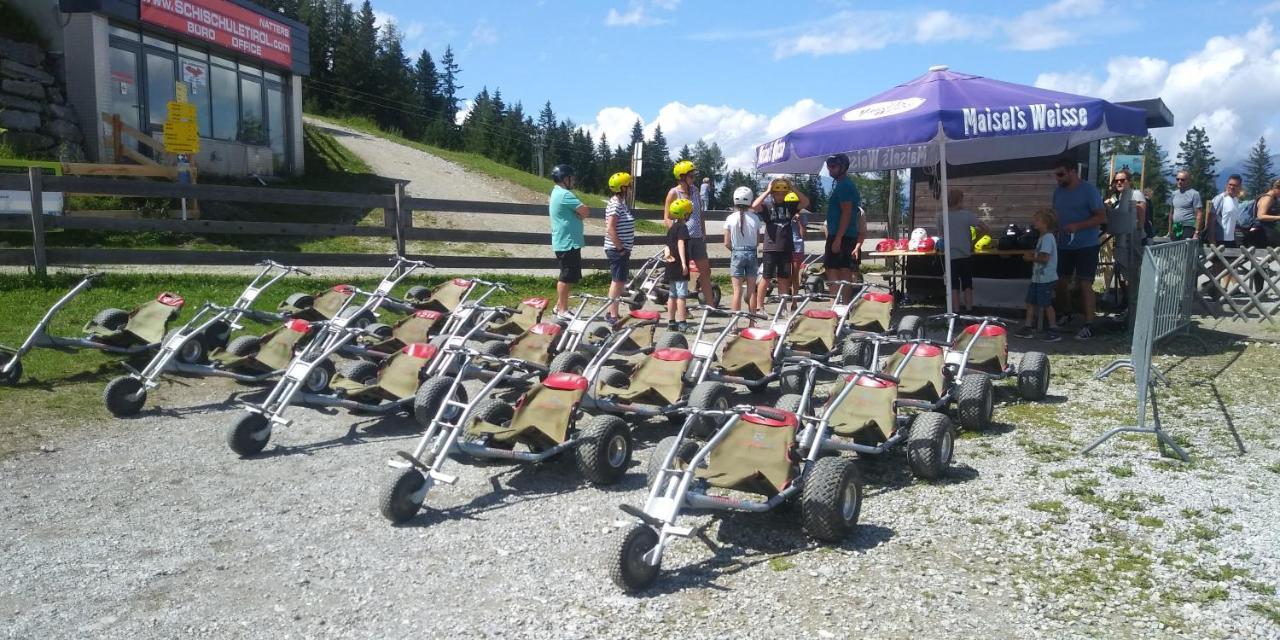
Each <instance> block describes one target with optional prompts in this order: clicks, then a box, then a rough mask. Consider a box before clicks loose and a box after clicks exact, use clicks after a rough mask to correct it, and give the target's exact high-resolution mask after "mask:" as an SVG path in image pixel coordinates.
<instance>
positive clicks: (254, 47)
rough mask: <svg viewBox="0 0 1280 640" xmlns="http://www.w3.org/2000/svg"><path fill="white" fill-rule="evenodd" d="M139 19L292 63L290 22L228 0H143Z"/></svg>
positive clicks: (241, 50) (283, 64)
mask: <svg viewBox="0 0 1280 640" xmlns="http://www.w3.org/2000/svg"><path fill="white" fill-rule="evenodd" d="M141 5H142V15H141V18H142V21H143V22H147V23H150V24H154V25H157V26H161V27H164V28H165V29H168V30H170V31H177V32H178V33H184V34H186V35H188V36H192V37H196V38H200V39H202V40H207V41H209V42H212V43H214V44H217V45H220V46H223V47H226V48H227V49H231V50H232V51H238V52H240V53H245V54H248V55H251V56H254V57H255V58H260V59H262V60H266V61H268V62H274V63H276V64H278V65H281V66H283V67H290V66H292V64H293V56H292V51H291V47H290V42H291V40H290V35H289V26H288V25H285V24H282V23H280V22H277V21H275V20H272V19H271V18H267V17H265V16H262V15H259V14H257V13H255V12H253V11H250V10H248V9H244V8H242V7H239V6H237V5H234V4H232V3H230V2H227V0H142V1H141Z"/></svg>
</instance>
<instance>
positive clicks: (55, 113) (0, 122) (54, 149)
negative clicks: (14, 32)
mask: <svg viewBox="0 0 1280 640" xmlns="http://www.w3.org/2000/svg"><path fill="white" fill-rule="evenodd" d="M56 69H58V64H57V61H56V60H55V59H54V58H53V57H52V56H50V55H48V54H47V53H46V52H45V51H44V50H42V49H41V48H40V46H39V45H36V44H32V43H28V42H14V41H12V40H7V39H5V38H0V140H3V141H4V142H5V143H7V144H8V145H9V146H10V147H12V148H13V149H14V151H16V152H18V153H21V154H23V155H26V156H31V157H36V158H42V159H50V160H61V161H63V162H80V161H83V160H84V148H83V146H82V144H83V142H84V136H83V134H82V133H81V131H80V125H79V124H77V123H78V122H79V119H78V118H77V117H76V114H75V111H74V110H73V109H72V108H71V106H70V105H68V104H67V98H66V92H65V91H64V90H63V83H62V82H61V80H60V79H59V78H58V77H57V76H56V75H55V70H56Z"/></svg>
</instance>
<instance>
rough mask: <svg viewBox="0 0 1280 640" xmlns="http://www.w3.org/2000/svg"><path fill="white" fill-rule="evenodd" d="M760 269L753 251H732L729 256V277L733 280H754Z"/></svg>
mask: <svg viewBox="0 0 1280 640" xmlns="http://www.w3.org/2000/svg"><path fill="white" fill-rule="evenodd" d="M759 267H760V258H757V257H756V250H755V249H734V250H733V253H732V254H730V255H729V276H730V277H733V278H754V277H756V271H757V270H758V269H759Z"/></svg>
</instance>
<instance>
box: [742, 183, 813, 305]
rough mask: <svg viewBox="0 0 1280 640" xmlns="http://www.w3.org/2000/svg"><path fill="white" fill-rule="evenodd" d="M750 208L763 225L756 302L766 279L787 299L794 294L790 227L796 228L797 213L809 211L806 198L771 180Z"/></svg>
mask: <svg viewBox="0 0 1280 640" xmlns="http://www.w3.org/2000/svg"><path fill="white" fill-rule="evenodd" d="M751 208H752V209H754V210H756V211H758V212H760V218H761V220H763V221H764V243H763V245H764V246H763V248H764V259H763V260H762V261H761V263H762V266H763V269H762V273H761V278H760V282H759V283H758V284H757V285H756V298H757V299H758V300H760V301H761V302H763V301H764V295H765V292H766V291H767V290H768V288H769V280H770V279H774V280H775V281H776V282H777V284H778V293H779V294H780V295H791V294H793V293H795V290H794V289H793V288H792V286H791V285H792V277H791V276H792V273H791V272H792V268H791V262H792V260H791V254H792V253H794V252H795V240H794V236H795V234H794V232H793V229H792V227H793V225H795V224H798V222H797V220H796V219H797V217H798V216H799V215H800V210H801V209H807V208H809V198H808V196H806V195H804V194H803V193H800V192H798V191H796V190H795V188H794V186H793V185H792V184H791V181H790V180H788V179H787V178H774V179H773V180H770V181H769V188H768V189H767V190H766V191H765V192H764V193H762V194H760V195H759V196H758V197H757V198H756V200H755V202H753V203H751ZM793 304H794V302H793Z"/></svg>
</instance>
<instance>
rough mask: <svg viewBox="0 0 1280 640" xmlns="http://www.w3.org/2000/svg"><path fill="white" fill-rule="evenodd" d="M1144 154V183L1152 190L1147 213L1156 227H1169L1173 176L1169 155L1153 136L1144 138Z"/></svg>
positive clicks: (1146, 187)
mask: <svg viewBox="0 0 1280 640" xmlns="http://www.w3.org/2000/svg"><path fill="white" fill-rule="evenodd" d="M1142 156H1143V158H1144V160H1143V164H1144V165H1145V174H1144V175H1143V184H1144V185H1145V187H1144V188H1145V189H1148V190H1150V191H1151V197H1150V198H1149V199H1148V200H1149V201H1148V202H1147V215H1148V216H1149V217H1150V218H1151V224H1152V225H1153V226H1154V228H1156V229H1167V228H1168V226H1169V189H1170V187H1169V179H1170V178H1171V177H1172V176H1171V175H1170V173H1169V168H1168V164H1167V163H1168V160H1169V159H1168V156H1167V155H1166V154H1165V152H1164V149H1163V148H1161V147H1160V143H1159V142H1157V141H1156V139H1155V138H1154V137H1153V136H1147V137H1146V138H1144V139H1143V140H1142Z"/></svg>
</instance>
